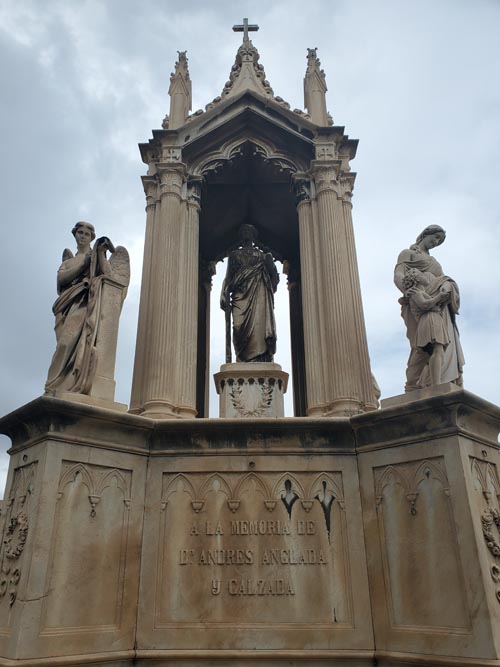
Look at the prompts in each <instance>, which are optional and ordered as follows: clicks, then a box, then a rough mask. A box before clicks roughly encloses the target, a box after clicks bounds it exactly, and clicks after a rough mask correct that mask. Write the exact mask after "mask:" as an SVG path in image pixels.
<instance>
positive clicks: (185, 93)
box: [168, 51, 191, 130]
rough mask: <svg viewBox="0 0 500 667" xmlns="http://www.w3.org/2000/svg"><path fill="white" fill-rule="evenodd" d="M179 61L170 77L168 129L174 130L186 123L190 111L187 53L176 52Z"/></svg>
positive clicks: (189, 80)
mask: <svg viewBox="0 0 500 667" xmlns="http://www.w3.org/2000/svg"><path fill="white" fill-rule="evenodd" d="M177 53H178V54H179V59H178V60H177V62H176V63H175V72H173V73H172V74H171V75H170V88H169V89H168V94H169V95H170V117H169V121H168V127H169V129H171V130H176V129H177V128H178V127H182V125H184V123H185V122H186V119H187V117H188V114H189V112H190V111H191V79H190V78H189V69H188V59H187V58H186V53H187V51H177Z"/></svg>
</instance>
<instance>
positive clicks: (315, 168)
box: [311, 160, 341, 196]
mask: <svg viewBox="0 0 500 667" xmlns="http://www.w3.org/2000/svg"><path fill="white" fill-rule="evenodd" d="M340 165H341V163H340V161H339V160H313V161H312V162H311V174H312V176H313V177H314V182H315V184H316V194H317V195H320V194H323V193H324V192H334V193H335V194H336V195H337V196H338V195H339V194H340V192H339V187H340V184H339V175H340Z"/></svg>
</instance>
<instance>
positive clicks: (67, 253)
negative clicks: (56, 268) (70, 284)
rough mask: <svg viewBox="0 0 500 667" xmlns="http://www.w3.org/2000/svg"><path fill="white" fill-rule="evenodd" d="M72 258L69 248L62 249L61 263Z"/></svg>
mask: <svg viewBox="0 0 500 667" xmlns="http://www.w3.org/2000/svg"><path fill="white" fill-rule="evenodd" d="M73 257H74V255H73V253H72V252H71V250H70V249H69V248H64V250H63V254H62V261H63V262H65V261H66V260H67V259H72V258H73Z"/></svg>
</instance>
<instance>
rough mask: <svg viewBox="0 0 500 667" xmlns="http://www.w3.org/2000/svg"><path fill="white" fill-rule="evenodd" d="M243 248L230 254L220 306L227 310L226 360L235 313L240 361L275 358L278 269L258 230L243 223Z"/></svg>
mask: <svg viewBox="0 0 500 667" xmlns="http://www.w3.org/2000/svg"><path fill="white" fill-rule="evenodd" d="M238 240H239V247H238V248H237V249H236V250H233V251H232V252H230V253H229V256H228V263H227V273H226V277H225V279H224V283H223V285H222V293H221V299H220V306H221V308H222V310H224V311H225V313H226V361H227V362H228V363H230V362H231V339H230V327H231V315H232V317H233V344H234V351H235V353H236V361H240V362H248V361H271V362H272V361H273V357H274V353H275V352H276V321H275V319H274V293H275V292H276V288H277V286H278V282H279V276H278V271H277V270H276V265H275V264H274V260H273V256H272V254H271V253H270V252H264V251H263V250H261V249H260V248H259V247H258V245H257V230H256V229H255V227H254V226H253V225H242V226H241V227H240V229H239V232H238Z"/></svg>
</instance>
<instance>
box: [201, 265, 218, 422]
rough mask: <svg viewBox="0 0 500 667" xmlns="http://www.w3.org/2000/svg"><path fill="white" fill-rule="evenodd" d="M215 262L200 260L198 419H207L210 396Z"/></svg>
mask: <svg viewBox="0 0 500 667" xmlns="http://www.w3.org/2000/svg"><path fill="white" fill-rule="evenodd" d="M214 274H215V262H207V261H206V260H201V262H200V267H199V272H198V275H199V282H198V355H197V367H196V408H197V411H198V416H199V417H208V414H209V396H210V382H211V379H212V378H211V377H210V293H211V291H212V276H213V275H214Z"/></svg>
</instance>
